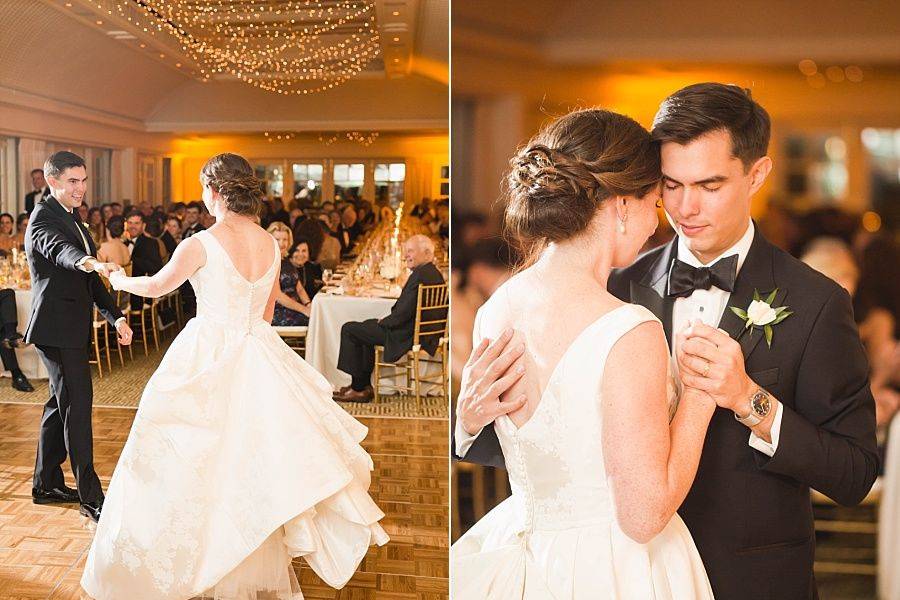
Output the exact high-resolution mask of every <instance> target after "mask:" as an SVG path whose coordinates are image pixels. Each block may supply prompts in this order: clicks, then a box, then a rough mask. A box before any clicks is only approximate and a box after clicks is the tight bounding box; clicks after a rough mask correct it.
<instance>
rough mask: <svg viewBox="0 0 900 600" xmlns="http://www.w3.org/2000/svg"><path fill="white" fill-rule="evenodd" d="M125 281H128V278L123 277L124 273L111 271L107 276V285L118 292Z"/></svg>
mask: <svg viewBox="0 0 900 600" xmlns="http://www.w3.org/2000/svg"><path fill="white" fill-rule="evenodd" d="M126 279H128V276H127V275H125V271H122V270H119V271H113V272H112V273H110V274H109V285H111V286H112V289H114V290H116V291H117V292H118V291H120V290H121V289H122V285H123V284H124V283H125V280H126Z"/></svg>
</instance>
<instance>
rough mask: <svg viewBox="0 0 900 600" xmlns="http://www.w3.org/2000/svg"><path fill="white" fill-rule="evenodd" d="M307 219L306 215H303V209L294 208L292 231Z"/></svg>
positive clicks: (291, 223)
mask: <svg viewBox="0 0 900 600" xmlns="http://www.w3.org/2000/svg"><path fill="white" fill-rule="evenodd" d="M305 219H306V215H305V214H303V209H301V208H293V209H291V213H290V226H291V229H293V228H294V227H296V226H297V223H299V222H300V221H303V220H305Z"/></svg>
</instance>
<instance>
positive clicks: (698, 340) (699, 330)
mask: <svg viewBox="0 0 900 600" xmlns="http://www.w3.org/2000/svg"><path fill="white" fill-rule="evenodd" d="M675 347H676V348H677V351H676V353H675V354H676V356H675V358H676V360H677V361H678V371H679V377H680V379H681V383H682V384H683V386H684V393H692V392H702V394H699V396H701V397H702V396H706V397H707V398H708V399H709V400H711V401H713V402H715V403H716V405H717V406H719V407H721V408H725V409H728V410H730V411H733V412H735V413H737V414H739V415H742V416H743V415H746V414H748V413H749V411H750V397H751V396H752V395H753V392H754V391H755V390H756V385H755V384H754V383H753V380H752V379H750V377H749V376H748V375H747V372H746V368H745V365H744V354H743V352H742V350H741V345H740V344H739V343H738V342H737V341H736V340H734V339H733V338H732V337H731V336H729V335H728V334H727V333H725V332H724V331H722V330H721V329H716V328H715V327H710V326H709V325H707V324H705V323H702V322H700V321H696V322H694V323H693V324H690V325H688V326H687V327H686V328H685V329H684V330H682V331H680V332H678V333H677V334H676V339H675Z"/></svg>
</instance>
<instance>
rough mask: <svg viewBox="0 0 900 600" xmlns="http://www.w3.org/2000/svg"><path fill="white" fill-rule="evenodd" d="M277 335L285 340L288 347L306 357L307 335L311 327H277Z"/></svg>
mask: <svg viewBox="0 0 900 600" xmlns="http://www.w3.org/2000/svg"><path fill="white" fill-rule="evenodd" d="M274 329H275V333H277V334H278V335H279V337H281V339H282V340H284V343H285V344H287V345H288V347H289V348H290V349H291V350H293V351H294V352H296V353H297V354H299V355H300V356H305V355H306V334H307V332H308V331H309V327H306V326H303V325H276V326H275V327H274Z"/></svg>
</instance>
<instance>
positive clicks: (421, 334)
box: [375, 283, 450, 407]
mask: <svg viewBox="0 0 900 600" xmlns="http://www.w3.org/2000/svg"><path fill="white" fill-rule="evenodd" d="M449 308H450V294H449V291H448V288H447V284H446V283H442V284H440V285H420V286H419V295H418V299H417V300H416V324H415V329H414V330H413V346H412V348H411V349H410V350H409V351H408V352H407V353H406V355H405V356H404V357H401V358H400V360H399V361H398V362H396V363H389V362H385V361H384V346H375V401H376V402H377V401H378V400H379V399H380V397H381V390H382V389H388V390H397V391H401V392H405V393H407V394H409V393H414V394H415V396H416V406H417V407H419V406H421V403H422V384H423V383H428V384H432V385H436V386H439V387H440V388H441V390H442V391H443V395H444V397H446V396H447V377H448V370H447V355H448V350H449V349H448V337H447V319H448V312H449ZM428 337H436V338H438V346H437V350H435V355H434V357H430V356H429V355H428V353H427V352H424V355H423V348H422V339H423V338H428ZM401 361H402V362H401ZM430 364H438V365H440V373H437V374H434V375H426V374H423V373H422V372H421V367H422V366H425V367H427V366H428V365H430ZM401 373H402V374H404V375H405V377H406V385H399V384H396V383H393V382H392V383H383V382H382V380H383V379H389V380H390V381H393V380H394V379H395V378H396V377H397V376H399V375H400V374H401Z"/></svg>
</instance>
